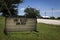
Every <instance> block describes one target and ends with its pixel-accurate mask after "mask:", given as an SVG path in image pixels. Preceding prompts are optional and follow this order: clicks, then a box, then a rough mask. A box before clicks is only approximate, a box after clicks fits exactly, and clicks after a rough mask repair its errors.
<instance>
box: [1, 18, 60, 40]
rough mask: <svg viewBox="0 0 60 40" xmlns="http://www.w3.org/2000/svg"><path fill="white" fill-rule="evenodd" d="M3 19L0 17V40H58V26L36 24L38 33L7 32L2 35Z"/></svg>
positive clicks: (59, 38) (59, 33) (59, 34)
mask: <svg viewBox="0 0 60 40" xmlns="http://www.w3.org/2000/svg"><path fill="white" fill-rule="evenodd" d="M4 19H5V18H4V17H0V40H60V26H56V25H47V24H42V23H41V24H37V30H38V31H39V32H9V33H8V35H5V34H4V28H5V27H4V26H5V24H4V22H5V21H4Z"/></svg>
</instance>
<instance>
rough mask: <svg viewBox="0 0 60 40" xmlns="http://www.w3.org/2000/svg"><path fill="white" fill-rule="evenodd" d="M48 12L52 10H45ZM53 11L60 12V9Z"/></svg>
mask: <svg viewBox="0 0 60 40" xmlns="http://www.w3.org/2000/svg"><path fill="white" fill-rule="evenodd" d="M45 11H46V12H52V10H45ZM45 11H43V12H45ZM53 12H60V10H53Z"/></svg>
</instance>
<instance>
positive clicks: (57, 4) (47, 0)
mask: <svg viewBox="0 0 60 40" xmlns="http://www.w3.org/2000/svg"><path fill="white" fill-rule="evenodd" d="M27 7H32V8H36V9H37V10H39V11H40V15H41V16H45V13H46V16H54V17H60V0H23V3H21V4H19V6H18V14H19V15H24V14H25V13H24V9H25V8H27ZM52 8H53V11H52ZM52 13H53V15H52Z"/></svg>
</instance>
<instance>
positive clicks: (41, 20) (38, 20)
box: [37, 19, 60, 25]
mask: <svg viewBox="0 0 60 40" xmlns="http://www.w3.org/2000/svg"><path fill="white" fill-rule="evenodd" d="M37 22H38V23H46V24H53V25H60V20H50V19H37Z"/></svg>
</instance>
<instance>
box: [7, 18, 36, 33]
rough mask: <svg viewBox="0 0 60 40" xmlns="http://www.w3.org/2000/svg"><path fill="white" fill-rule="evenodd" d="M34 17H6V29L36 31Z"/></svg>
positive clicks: (8, 30) (9, 30)
mask: <svg viewBox="0 0 60 40" xmlns="http://www.w3.org/2000/svg"><path fill="white" fill-rule="evenodd" d="M36 23H37V19H36V18H23V17H20V18H16V17H7V18H6V31H7V32H12V31H13V32H16V31H36Z"/></svg>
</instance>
